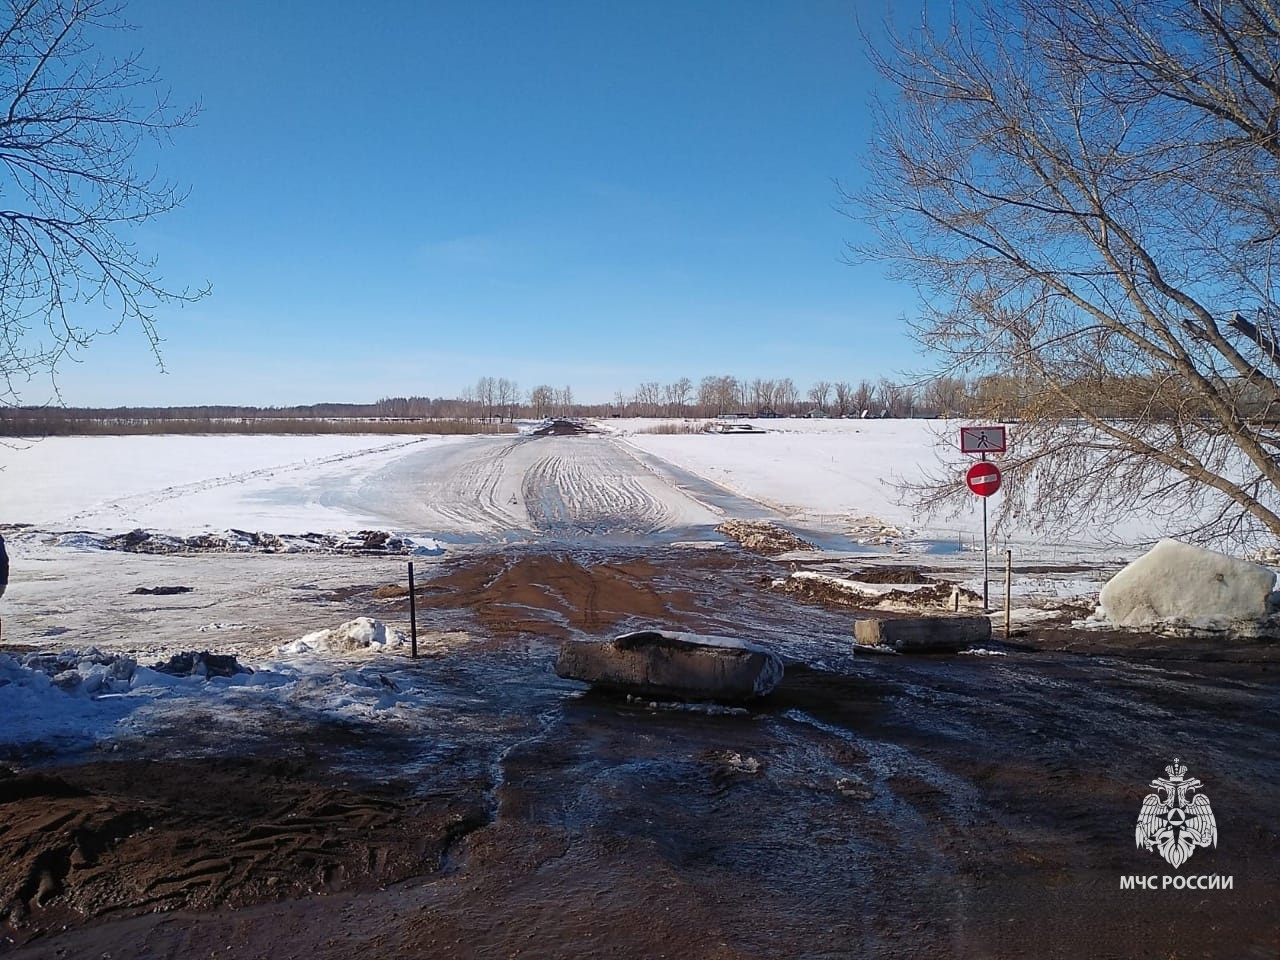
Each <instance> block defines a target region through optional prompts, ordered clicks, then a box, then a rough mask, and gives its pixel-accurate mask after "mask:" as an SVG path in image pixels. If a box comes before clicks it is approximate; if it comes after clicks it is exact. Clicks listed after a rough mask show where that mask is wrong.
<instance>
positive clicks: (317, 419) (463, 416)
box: [0, 376, 1270, 437]
mask: <svg viewBox="0 0 1280 960" xmlns="http://www.w3.org/2000/svg"><path fill="white" fill-rule="evenodd" d="M1073 391H1079V392H1080V393H1081V394H1084V395H1087V396H1088V397H1089V398H1090V399H1091V401H1092V402H1093V404H1094V405H1095V406H1096V407H1097V408H1098V409H1099V411H1100V413H1099V415H1100V416H1106V417H1112V418H1144V419H1173V418H1176V417H1178V416H1186V415H1187V414H1188V410H1192V411H1193V413H1194V412H1195V411H1196V409H1197V408H1196V404H1195V402H1194V400H1193V399H1192V398H1188V397H1186V396H1184V395H1183V394H1181V393H1178V392H1173V391H1171V389H1170V388H1169V386H1168V378H1158V377H1149V376H1147V377H1132V376H1131V377H1118V376H1116V377H1106V378H1103V379H1090V380H1087V381H1085V380H1082V381H1081V382H1080V383H1078V384H1068V385H1066V386H1065V387H1064V386H1062V385H1061V384H1059V385H1058V387H1057V388H1056V393H1055V391H1050V390H1048V389H1047V388H1046V387H1045V386H1044V385H1043V384H1041V383H1039V382H1038V381H1036V380H1035V379H1034V378H1029V377H1024V378H1018V377H1010V376H984V377H975V378H963V377H934V378H931V379H927V380H922V381H919V382H917V383H900V382H895V381H892V380H889V379H886V378H881V379H879V380H877V381H875V382H872V381H869V380H862V381H859V382H857V383H852V382H849V381H826V380H819V381H817V382H816V383H814V384H812V385H811V386H810V387H808V389H807V390H805V391H803V392H802V391H801V390H800V389H799V388H798V387H797V386H796V385H795V383H794V382H793V381H792V380H791V379H789V378H785V377H784V378H782V379H778V380H767V379H761V378H756V379H752V380H742V379H738V378H737V377H733V376H712V377H703V378H702V379H701V380H700V381H699V382H697V383H696V384H695V383H694V382H693V381H692V380H690V379H688V378H687V377H686V378H682V379H680V380H676V381H674V382H672V383H667V384H662V383H659V382H657V381H649V382H646V383H642V384H640V385H639V386H638V387H637V388H636V389H635V390H634V391H631V392H626V391H618V392H617V393H616V394H615V395H614V399H613V401H612V402H608V403H579V402H577V401H575V399H574V394H573V389H572V387H569V386H565V387H553V386H549V385H546V384H543V385H539V386H536V387H534V388H533V389H531V390H529V391H528V392H527V393H525V392H523V391H521V389H520V387H519V385H518V384H517V383H516V382H515V381H514V380H508V379H506V378H503V377H482V378H480V380H479V381H478V382H477V383H476V384H475V385H474V386H468V387H467V388H465V389H464V390H463V391H462V396H460V397H387V398H384V399H382V400H378V401H376V402H375V403H316V404H310V405H306V406H296V407H237V406H190V407H112V408H91V407H0V436H6V437H18V436H21V437H32V436H71V435H89V436H93V435H118V434H149V433H156V434H158V433H189V434H194V433H239V434H255V433H268V434H271V433H278V434H314V433H379V434H395V433H421V434H433V433H436V434H459V433H509V432H512V430H514V428H513V427H512V426H510V423H511V421H513V420H516V419H520V418H531V419H541V418H544V417H552V416H562V417H618V416H621V417H665V418H690V419H697V418H701V419H706V418H711V417H722V416H726V415H732V414H744V415H746V416H748V417H753V418H757V417H772V416H778V417H795V416H809V415H815V414H820V415H825V416H832V417H893V418H908V417H974V416H980V417H989V418H992V419H1000V420H1018V419H1021V418H1022V417H1024V416H1025V415H1026V414H1027V413H1028V412H1030V411H1032V410H1038V411H1039V412H1040V413H1044V412H1045V411H1046V410H1047V409H1048V410H1050V412H1052V410H1051V409H1050V408H1052V407H1053V406H1054V405H1055V404H1057V405H1061V404H1063V403H1065V400H1064V399H1063V398H1064V397H1068V395H1069V394H1070V393H1072V392H1073ZM1233 392H1234V393H1235V394H1236V403H1237V407H1238V409H1239V410H1240V411H1241V413H1242V414H1244V415H1248V416H1254V417H1257V416H1263V417H1265V416H1269V415H1270V411H1268V410H1259V409H1256V408H1257V407H1258V406H1259V404H1258V402H1257V401H1256V400H1255V398H1254V397H1253V395H1252V394H1251V393H1250V391H1249V388H1248V386H1247V384H1245V383H1244V382H1243V381H1241V382H1240V385H1239V388H1238V389H1236V390H1234V391H1233ZM1055 397H1056V399H1055ZM1068 399H1069V397H1068ZM1066 409H1067V408H1066V407H1065V406H1064V407H1063V410H1064V411H1065V410H1066Z"/></svg>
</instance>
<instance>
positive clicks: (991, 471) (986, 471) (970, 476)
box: [964, 460, 1000, 497]
mask: <svg viewBox="0 0 1280 960" xmlns="http://www.w3.org/2000/svg"><path fill="white" fill-rule="evenodd" d="M964 482H965V483H967V484H968V485H969V489H970V490H972V491H973V492H974V493H976V494H977V495H978V496H980V497H989V496H991V495H992V494H993V493H995V492H996V491H997V490H999V489H1000V468H999V467H997V466H996V465H995V464H994V463H987V462H986V461H985V460H983V461H982V462H981V463H975V464H974V465H973V466H972V467H970V468H969V472H968V473H966V474H965V475H964Z"/></svg>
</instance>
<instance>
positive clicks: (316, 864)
mask: <svg viewBox="0 0 1280 960" xmlns="http://www.w3.org/2000/svg"><path fill="white" fill-rule="evenodd" d="M776 571H777V567H776V566H775V565H773V564H770V563H769V562H768V561H765V560H762V559H759V558H755V557H750V556H746V555H744V554H740V553H737V552H733V551H727V550H717V551H689V550H653V549H650V550H646V551H644V552H643V553H642V554H641V553H626V552H624V551H622V552H620V551H618V550H615V549H610V550H605V549H600V550H597V551H594V552H593V551H587V550H576V551H572V552H568V551H552V552H550V553H547V552H536V551H531V552H512V553H508V554H506V555H502V556H499V555H491V556H484V557H478V558H470V559H462V560H456V561H450V562H446V563H442V564H440V565H439V566H438V568H436V569H435V570H434V571H433V574H434V575H433V578H432V579H431V580H430V581H429V582H428V583H426V584H425V585H424V586H423V589H422V593H421V606H420V611H422V613H423V616H424V617H426V618H428V619H429V620H430V621H431V622H432V623H434V624H437V625H441V626H443V627H449V626H457V627H468V628H470V629H471V630H472V631H473V635H474V636H475V637H476V638H477V639H476V641H475V642H473V643H468V644H466V645H463V646H460V647H458V648H456V649H452V650H449V651H447V652H441V653H439V654H437V655H434V656H432V657H430V658H427V659H423V660H419V661H417V662H411V661H408V660H406V659H403V658H395V659H388V660H387V662H386V663H385V664H384V666H385V672H386V675H387V677H388V680H390V681H391V682H395V683H399V684H409V683H412V684H416V685H420V686H421V688H422V689H424V690H428V691H430V692H431V694H432V702H433V703H435V704H436V705H437V709H436V710H435V711H433V712H430V713H428V714H427V715H425V716H424V717H423V718H422V719H421V720H420V721H419V722H417V723H416V724H415V725H413V726H405V727H403V728H402V729H398V730H394V731H391V732H388V731H387V730H386V729H385V728H379V729H378V730H377V731H376V732H375V731H374V730H373V729H372V728H369V727H365V726H362V725H361V724H360V723H355V722H350V721H346V722H337V721H335V720H334V719H333V718H327V717H325V716H311V717H308V716H304V715H301V714H291V715H289V716H288V717H282V718H279V719H278V723H277V726H276V727H275V729H274V735H273V736H272V737H271V738H268V739H263V738H258V739H254V740H253V741H251V742H250V741H246V740H244V739H243V737H242V734H243V720H242V718H236V717H232V716H219V715H214V714H211V715H208V716H201V717H198V718H188V721H187V722H178V721H177V720H175V722H174V723H173V725H172V727H171V728H169V729H162V730H156V731H151V732H150V733H149V734H148V736H147V737H146V738H145V739H142V740H140V741H138V742H136V743H130V744H124V745H123V746H122V749H121V750H120V751H119V753H113V754H110V755H106V756H102V755H89V756H86V757H81V758H79V760H78V761H77V762H73V763H72V762H66V761H65V759H64V760H63V762H56V763H49V762H45V763H38V762H29V763H25V764H24V763H20V762H16V761H15V762H13V763H11V766H10V769H9V770H8V772H7V774H6V775H3V776H0V845H2V846H3V849H4V852H5V856H4V859H3V864H2V865H0V898H2V899H3V900H4V902H5V904H6V910H7V913H8V917H9V921H8V923H7V925H6V926H4V927H0V931H2V933H0V954H3V955H5V956H12V957H14V958H24V960H25V958H35V957H42V958H45V957H47V958H54V957H58V958H65V957H102V956H108V955H109V956H111V957H113V958H116V960H119V958H122V957H139V958H141V957H149V958H150V957H173V958H178V957H181V958H188V957H190V958H195V957H209V956H212V955H216V956H234V957H273V958H281V960H283V958H289V957H298V958H304V957H305V958H315V960H327V958H335V960H336V958H343V960H348V958H350V957H353V956H370V957H380V958H400V957H403V958H410V957H414V958H421V957H432V958H437V957H439V958H465V957H516V956H527V957H539V958H541V957H583V958H586V957H627V958H631V957H634V958H653V957H663V956H667V957H676V956H679V957H706V958H747V957H750V958H757V957H758V958H815V960H816V958H837V957H838V958H845V957H922V956H929V957H975V958H977V957H1025V956H1039V957H1171V956H1177V957H1274V956H1275V955H1276V952H1277V949H1278V948H1280V939H1278V932H1277V926H1278V923H1280V919H1278V918H1280V834H1278V832H1277V827H1276V823H1275V816H1274V815H1275V812H1276V809H1277V808H1276V797H1277V796H1280V749H1278V748H1280V733H1278V730H1280V723H1278V722H1277V721H1278V718H1280V680H1278V679H1277V671H1278V670H1280V655H1278V654H1277V650H1276V649H1275V648H1274V647H1271V646H1266V645H1257V644H1253V645H1249V644H1244V645H1236V646H1224V645H1223V644H1221V643H1217V644H1206V643H1195V642H1192V641H1158V640H1155V639H1153V638H1116V637H1106V636H1099V635H1093V636H1083V635H1079V634H1076V633H1073V632H1072V631H1069V630H1065V631H1064V630H1062V629H1058V628H1045V629H1043V630H1039V631H1033V632H1031V633H1028V634H1026V635H1024V636H1021V637H1018V638H1016V639H1017V641H1018V643H1017V644H1015V645H1012V646H1007V647H1004V646H1000V645H995V646H993V648H992V650H991V651H989V653H990V654H994V655H980V656H976V655H964V656H949V657H929V658H907V657H893V656H877V655H867V654H855V653H854V652H852V650H851V649H850V646H849V644H848V636H849V614H848V612H847V611H837V610H831V609H826V608H823V607H821V606H815V605H812V604H808V603H805V602H804V601H801V600H798V599H796V598H793V597H790V596H787V595H784V594H780V593H778V592H776V591H774V590H772V589H770V588H769V587H768V581H769V579H770V578H771V576H772V575H774V574H776ZM378 585H379V584H378V582H376V581H372V582H368V583H358V582H357V583H352V584H351V585H350V586H348V587H346V588H344V589H342V590H335V591H333V592H332V593H331V594H330V596H329V599H328V601H327V602H329V603H331V604H334V605H342V606H343V607H344V609H346V610H348V611H349V612H350V615H352V616H354V615H357V614H360V613H369V614H371V615H378V616H382V617H387V616H390V615H391V614H392V613H394V612H396V611H397V610H398V609H399V607H398V605H401V604H403V603H404V599H403V598H399V599H392V600H379V599H377V598H376V597H375V594H374V591H375V588H376V587H377V586H378ZM654 622H660V623H662V624H664V625H667V626H672V627H678V628H685V629H690V630H695V631H701V632H709V633H727V634H733V635H742V636H749V637H752V638H754V639H757V640H760V641H762V642H765V643H767V644H770V645H771V646H774V647H775V648H777V649H778V650H779V651H780V652H781V653H782V654H783V655H784V656H785V657H786V658H787V659H788V672H787V676H786V678H785V680H784V682H783V684H782V686H781V688H780V689H779V690H778V691H777V692H776V693H775V694H774V695H773V696H771V697H770V698H769V699H767V700H765V701H762V702H760V703H758V704H756V705H754V706H752V707H751V708H750V709H748V710H730V711H723V710H720V711H691V710H689V709H686V708H680V707H679V706H678V705H671V704H649V703H646V702H628V701H626V700H618V699H611V698H605V697H602V696H599V695H596V694H593V693H590V692H587V691H586V690H585V689H584V688H582V687H581V686H580V685H578V684H576V683H573V682H571V681H565V680H561V679H559V678H557V677H556V676H555V675H554V673H553V672H552V669H551V663H552V658H553V656H554V652H555V648H556V643H557V641H558V640H559V639H561V638H563V637H566V636H573V635H579V634H582V633H588V634H590V633H608V632H613V631H616V630H620V629H625V628H626V627H628V626H632V625H635V624H637V623H648V624H652V623H654ZM1175 756H1176V757H1179V758H1181V760H1182V761H1183V762H1184V763H1186V764H1187V765H1188V766H1189V767H1190V774H1191V775H1193V776H1195V777H1198V778H1199V779H1200V780H1202V781H1203V782H1204V784H1205V792H1206V793H1207V795H1208V796H1209V797H1210V798H1211V800H1212V803H1213V808H1214V811H1215V814H1216V816H1217V822H1218V828H1219V839H1218V845H1217V847H1216V849H1215V848H1208V849H1200V850H1197V851H1196V852H1195V853H1194V855H1193V856H1192V858H1191V860H1190V861H1189V862H1188V863H1187V864H1186V865H1184V866H1183V867H1182V868H1181V869H1180V870H1179V871H1174V870H1173V869H1172V868H1170V867H1168V866H1167V865H1166V864H1165V863H1164V862H1163V861H1162V860H1160V859H1159V858H1158V857H1157V856H1155V855H1154V854H1151V853H1147V852H1143V851H1140V850H1138V849H1136V847H1135V844H1134V826H1135V823H1136V820H1137V816H1138V812H1139V809H1140V807H1141V805H1142V798H1143V796H1144V795H1145V794H1146V793H1147V792H1149V788H1148V784H1149V782H1150V781H1151V779H1152V778H1154V777H1157V776H1161V775H1163V768H1164V766H1165V765H1166V764H1168V763H1170V762H1172V760H1173V758H1174V757H1175ZM1132 875H1139V876H1148V875H1157V876H1159V877H1163V876H1165V875H1170V876H1172V875H1192V876H1221V877H1231V878H1232V888H1231V889H1230V890H1186V889H1181V890H1178V889H1157V890H1145V889H1137V890H1122V889H1121V878H1122V877H1127V876H1132ZM157 910H158V911H161V912H153V911H157ZM64 928H65V929H64Z"/></svg>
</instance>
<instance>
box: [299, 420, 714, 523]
mask: <svg viewBox="0 0 1280 960" xmlns="http://www.w3.org/2000/svg"><path fill="white" fill-rule="evenodd" d="M321 502H322V503H325V505H327V506H333V507H339V506H341V507H345V508H348V509H354V510H358V511H360V512H364V513H376V514H380V515H383V516H386V517H387V518H388V519H389V520H391V521H393V522H395V523H396V524H397V525H398V526H399V527H401V528H404V529H407V530H416V531H423V532H438V533H441V534H450V533H453V534H467V533H473V534H478V535H486V536H489V535H494V534H503V533H512V534H521V533H525V534H534V535H543V536H547V537H550V538H553V539H555V538H574V537H593V536H602V537H608V536H624V537H627V536H644V535H649V534H654V533H658V532H661V531H666V530H678V529H682V528H687V527H695V526H707V525H714V524H716V523H719V522H720V521H721V520H722V519H723V518H724V517H723V513H722V511H721V510H719V509H716V508H712V507H709V506H707V505H706V504H704V503H701V502H700V501H698V500H697V499H695V498H694V497H692V496H690V495H689V494H687V493H686V492H684V491H682V490H680V489H678V488H677V487H676V486H675V485H673V484H672V483H671V482H670V481H669V480H667V479H665V478H664V477H662V476H660V475H659V474H658V473H656V472H654V471H653V470H651V469H650V468H649V467H647V466H646V465H645V464H644V463H642V462H641V461H640V459H638V458H637V457H636V456H635V455H634V454H632V453H631V452H629V451H628V450H626V449H625V448H624V447H622V446H621V445H619V444H618V443H616V442H615V441H613V440H610V439H609V438H607V437H601V436H576V437H554V436H553V437H482V438H476V439H475V440H474V441H472V442H470V443H465V444H457V445H453V446H448V447H436V448H432V449H427V450H423V451H421V452H414V453H410V454H408V455H407V456H405V457H403V458H401V459H399V460H397V461H395V462H394V463H391V464H389V465H387V466H386V467H384V468H383V469H381V470H380V471H378V472H376V473H374V474H372V475H371V476H369V477H368V478H367V479H366V481H365V482H364V483H362V484H361V485H360V487H359V488H358V489H357V490H355V491H345V492H343V493H341V494H338V495H336V496H334V497H333V498H328V499H326V498H322V499H321Z"/></svg>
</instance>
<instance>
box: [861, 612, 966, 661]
mask: <svg viewBox="0 0 1280 960" xmlns="http://www.w3.org/2000/svg"><path fill="white" fill-rule="evenodd" d="M853 639H854V642H855V643H857V644H859V645H861V646H867V647H889V648H890V649H893V650H897V651H898V652H899V653H947V652H953V651H956V650H963V649H964V648H965V647H968V646H972V645H973V644H975V643H986V642H988V641H989V640H990V639H991V620H990V619H989V618H987V617H963V616H961V617H901V618H897V619H892V620H890V619H885V620H858V621H856V622H855V623H854V625H853Z"/></svg>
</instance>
